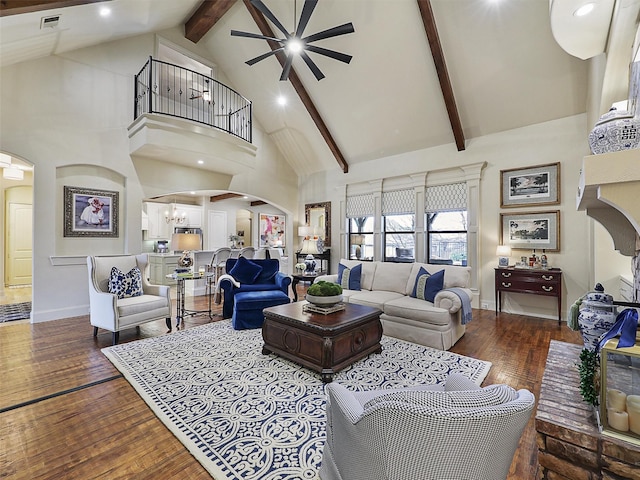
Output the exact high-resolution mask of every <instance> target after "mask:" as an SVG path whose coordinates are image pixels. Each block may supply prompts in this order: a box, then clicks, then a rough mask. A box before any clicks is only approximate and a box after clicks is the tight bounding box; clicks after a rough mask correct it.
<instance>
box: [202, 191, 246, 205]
mask: <svg viewBox="0 0 640 480" xmlns="http://www.w3.org/2000/svg"><path fill="white" fill-rule="evenodd" d="M242 196H244V195H240V194H239V193H221V194H220V195H214V196H212V197H209V201H210V202H211V203H213V202H219V201H220V200H228V199H230V198H238V197H242Z"/></svg>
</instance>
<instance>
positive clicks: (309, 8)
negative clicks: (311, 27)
mask: <svg viewBox="0 0 640 480" xmlns="http://www.w3.org/2000/svg"><path fill="white" fill-rule="evenodd" d="M317 4H318V0H305V2H304V7H302V13H301V14H300V21H299V22H298V28H296V37H298V38H301V37H302V32H304V29H305V28H306V27H307V24H308V23H309V19H310V18H311V14H312V13H313V9H314V8H316V5H317Z"/></svg>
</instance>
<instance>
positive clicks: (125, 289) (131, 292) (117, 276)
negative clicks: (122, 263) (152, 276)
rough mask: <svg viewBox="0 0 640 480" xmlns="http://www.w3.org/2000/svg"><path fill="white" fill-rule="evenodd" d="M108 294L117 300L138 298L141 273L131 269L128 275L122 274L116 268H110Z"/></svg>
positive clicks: (140, 293) (135, 268)
mask: <svg viewBox="0 0 640 480" xmlns="http://www.w3.org/2000/svg"><path fill="white" fill-rule="evenodd" d="M109 293H115V294H116V295H117V296H118V298H127V297H139V296H140V295H142V272H141V271H140V269H139V268H138V267H133V268H132V269H131V270H130V271H129V273H122V272H121V271H120V269H119V268H118V267H112V268H111V275H109Z"/></svg>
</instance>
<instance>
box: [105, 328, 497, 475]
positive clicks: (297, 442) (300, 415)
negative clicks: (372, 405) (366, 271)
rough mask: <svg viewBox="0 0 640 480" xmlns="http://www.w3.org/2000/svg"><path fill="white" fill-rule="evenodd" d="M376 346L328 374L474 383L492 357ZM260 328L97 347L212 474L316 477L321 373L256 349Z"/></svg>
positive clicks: (353, 383) (381, 382)
mask: <svg viewBox="0 0 640 480" xmlns="http://www.w3.org/2000/svg"><path fill="white" fill-rule="evenodd" d="M381 343H382V348H383V351H382V353H380V354H371V355H369V356H368V357H367V358H365V359H363V360H360V361H359V362H356V363H355V364H354V365H352V366H350V367H348V368H346V369H345V370H343V371H341V372H338V373H337V374H336V375H334V381H336V382H339V383H341V384H343V385H345V386H346V387H347V388H349V389H353V390H372V389H379V388H395V387H399V386H409V385H415V384H434V383H442V382H443V381H444V380H445V378H446V377H447V376H448V375H449V373H451V372H459V373H462V374H464V375H466V376H467V377H469V378H470V379H472V380H473V381H475V382H476V383H477V384H478V385H479V384H480V383H481V382H482V380H483V379H484V378H485V376H486V375H487V373H488V372H489V369H490V368H491V363H489V362H484V361H481V360H476V359H473V358H469V357H464V356H461V355H457V354H455V353H451V352H447V351H441V350H435V349H432V348H428V347H424V346H421V345H416V344H413V343H409V342H405V341H402V340H398V339H394V338H391V337H386V336H383V338H382V341H381ZM262 344H263V342H262V332H261V330H260V329H257V330H241V331H236V330H233V328H232V327H231V323H230V321H229V320H223V321H220V322H216V323H211V324H207V325H203V326H199V327H194V328H191V329H188V330H183V331H179V332H175V333H172V334H168V335H164V336H160V337H154V338H148V339H144V340H139V341H136V342H131V343H125V344H122V345H116V346H112V347H108V348H104V349H103V350H102V352H103V353H104V354H105V355H106V356H107V357H108V358H109V360H110V361H111V362H112V363H113V364H114V365H115V366H116V368H117V369H118V370H120V371H121V372H122V373H123V374H124V376H125V378H126V379H127V380H128V381H129V383H131V385H132V386H133V387H134V388H135V389H136V391H137V392H138V394H139V395H140V396H141V397H142V398H143V399H144V400H145V402H146V403H147V404H148V405H149V406H150V407H151V409H152V410H153V411H154V412H155V414H156V415H157V416H158V417H159V418H160V419H161V420H162V421H163V422H164V423H165V425H166V426H167V427H168V428H169V429H170V430H171V432H173V434H174V435H175V436H176V437H177V438H178V439H179V440H180V441H181V442H182V443H183V444H184V445H185V446H186V447H187V449H188V450H189V451H190V452H191V453H192V454H193V455H194V456H195V457H196V458H197V459H198V461H199V462H200V463H201V464H202V465H203V466H204V468H206V469H207V471H208V472H209V473H210V474H211V475H212V476H213V477H214V478H215V479H216V480H226V479H243V480H286V479H290V480H294V479H296V480H305V479H309V480H311V479H316V478H318V477H317V474H318V469H319V467H320V464H321V461H322V447H323V445H324V440H325V394H324V384H323V383H322V380H321V378H320V375H319V374H317V373H315V372H312V371H311V370H308V369H306V368H304V367H302V366H299V365H297V364H295V363H293V362H289V361H287V360H284V359H282V358H280V357H278V356H277V355H275V354H270V355H263V354H262V353H261V352H262Z"/></svg>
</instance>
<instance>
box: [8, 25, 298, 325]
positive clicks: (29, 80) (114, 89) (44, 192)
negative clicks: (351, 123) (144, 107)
mask: <svg viewBox="0 0 640 480" xmlns="http://www.w3.org/2000/svg"><path fill="white" fill-rule="evenodd" d="M174 30H175V32H178V31H179V30H180V29H174ZM175 32H173V31H172V32H169V33H170V34H173V35H174V36H177V35H175ZM181 41H182V42H183V43H185V42H186V40H184V39H182V40H181ZM188 43H190V42H188ZM154 46H155V37H154V36H153V35H143V36H140V37H135V38H131V39H127V40H121V41H115V42H112V43H106V44H103V45H99V46H96V47H91V48H86V49H82V50H77V51H74V52H70V53H67V54H64V55H57V56H50V57H45V58H42V59H38V60H34V61H30V62H24V63H21V64H16V65H12V66H9V67H5V68H3V69H2V70H1V71H0V84H1V85H2V88H1V89H0V115H1V118H0V125H1V126H2V131H1V134H0V151H2V152H6V153H8V154H12V155H15V156H17V157H20V158H22V159H25V160H26V161H28V162H31V163H33V164H34V166H35V172H34V244H33V263H34V275H33V319H34V321H35V322H39V321H45V320H52V319H56V318H65V317H71V316H77V315H85V314H87V313H88V302H89V299H88V289H87V268H86V260H85V258H84V257H86V256H87V255H90V254H93V253H98V254H102V253H110V254H121V253H137V252H140V251H141V250H142V249H143V246H142V235H141V214H140V212H141V209H142V200H143V198H145V195H144V189H143V186H142V185H141V184H140V179H139V177H138V172H137V170H136V165H135V164H134V162H133V161H132V159H131V157H130V155H129V141H128V134H127V127H128V126H129V124H131V123H132V121H133V76H134V74H135V73H137V72H138V71H139V70H140V68H141V67H142V66H143V65H144V63H145V62H146V61H147V59H148V57H149V56H150V55H153V53H154ZM191 48H192V49H195V50H197V49H198V48H197V46H194V45H193V44H191ZM199 53H200V55H201V56H203V52H199ZM254 136H255V138H257V139H258V140H259V142H260V152H259V160H260V164H259V165H257V167H256V168H255V169H254V170H251V171H247V172H245V173H243V174H242V175H239V176H238V178H237V179H235V178H234V179H233V180H232V183H235V184H237V188H238V189H246V190H245V191H247V192H250V189H251V188H254V187H255V188H256V190H257V191H260V193H261V197H262V198H263V199H264V200H266V201H271V202H274V203H276V204H279V205H281V206H283V207H284V208H288V209H289V210H290V211H295V209H296V206H297V193H296V192H297V177H296V176H295V174H294V173H293V172H292V170H291V168H290V167H289V166H288V165H287V164H286V163H285V162H284V160H282V158H281V156H280V155H278V154H276V152H277V151H276V149H275V147H274V146H273V144H272V143H271V142H270V140H269V139H268V137H266V136H265V135H263V134H262V131H261V127H260V126H259V125H258V124H257V123H255V122H254ZM61 169H66V171H67V172H68V171H71V172H73V171H74V169H76V170H78V171H80V173H79V174H73V173H72V176H71V179H70V181H73V182H74V183H78V182H81V183H85V182H86V183H89V184H90V185H86V186H94V187H96V188H98V187H100V188H105V189H106V187H107V186H110V187H111V186H114V187H115V188H111V189H115V190H118V191H121V192H122V194H123V195H122V197H121V199H120V201H121V208H120V222H121V223H120V237H119V238H118V239H117V240H116V241H115V242H114V241H112V240H111V241H110V240H105V239H100V238H93V239H86V240H85V241H83V242H78V241H77V239H69V238H65V237H63V236H62V228H61V227H62V224H61V218H62V213H61V212H62V208H63V205H62V203H61V202H62V187H63V186H64V185H63V184H67V183H66V180H65V179H61V181H60V182H57V181H56V179H57V178H58V175H59V174H60V172H61V171H62V170H61ZM69 169H70V170H69ZM91 171H93V172H94V173H90V172H91ZM104 172H114V177H113V178H112V177H111V176H110V175H107V177H108V178H105V175H104ZM192 173H193V172H189V171H188V169H187V171H185V175H180V173H179V172H174V173H172V175H175V178H176V179H180V181H181V180H182V179H184V178H186V177H188V176H189V175H191V174H192ZM279 175H280V176H281V179H280V177H279ZM114 178H116V180H114ZM72 186H79V187H82V186H85V185H72ZM165 188H167V189H169V188H170V185H167V186H165ZM210 188H213V186H211V187H210ZM172 191H175V190H172ZM240 191H242V190H240ZM162 193H171V191H166V192H162Z"/></svg>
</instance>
